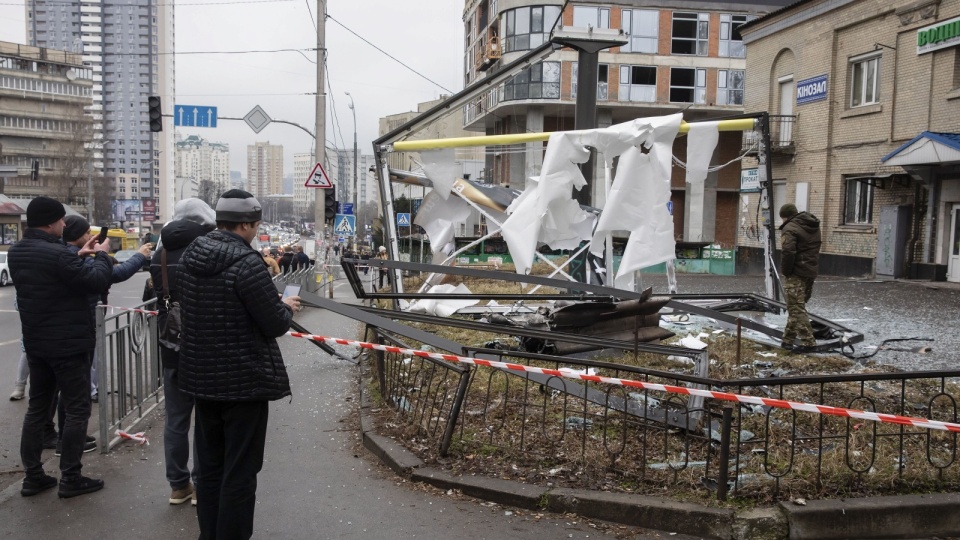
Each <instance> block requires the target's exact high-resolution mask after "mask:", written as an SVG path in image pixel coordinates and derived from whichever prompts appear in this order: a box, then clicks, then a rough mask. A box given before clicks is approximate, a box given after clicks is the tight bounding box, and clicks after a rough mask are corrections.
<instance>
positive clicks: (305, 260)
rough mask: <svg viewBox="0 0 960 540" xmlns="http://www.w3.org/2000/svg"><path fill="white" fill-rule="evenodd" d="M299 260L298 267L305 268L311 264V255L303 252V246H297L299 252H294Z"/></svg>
mask: <svg viewBox="0 0 960 540" xmlns="http://www.w3.org/2000/svg"><path fill="white" fill-rule="evenodd" d="M294 257H295V258H296V260H297V268H298V269H300V270H303V269H305V268H307V267H308V266H310V257H308V256H307V254H306V253H304V252H303V246H297V252H296V253H295V254H294Z"/></svg>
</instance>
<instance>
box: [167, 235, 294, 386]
mask: <svg viewBox="0 0 960 540" xmlns="http://www.w3.org/2000/svg"><path fill="white" fill-rule="evenodd" d="M176 282H177V284H176V287H177V288H178V289H179V290H180V309H181V312H182V316H183V333H182V337H181V342H180V365H179V372H178V374H179V378H180V388H181V389H182V390H183V391H184V392H186V393H187V394H190V395H192V396H194V397H195V398H197V399H206V400H212V401H266V400H275V399H280V398H282V397H285V396H289V395H290V381H289V379H288V378H287V370H286V368H285V367H284V365H283V357H282V356H281V355H280V346H279V345H278V344H277V340H276V338H277V337H279V336H282V335H283V334H284V333H285V332H286V331H287V330H288V329H289V328H290V323H291V321H292V320H293V310H291V309H290V308H289V307H287V305H286V304H284V303H283V302H281V301H280V296H279V295H277V289H276V287H275V286H274V284H273V281H272V280H271V279H270V273H269V271H268V270H267V267H266V266H265V265H264V263H263V256H262V255H260V254H259V253H257V252H256V251H254V250H253V248H251V247H250V246H249V245H248V244H247V243H246V242H245V241H244V240H243V238H241V237H240V236H238V235H236V234H234V233H232V232H229V231H224V230H216V231H213V232H211V233H210V234H208V235H206V236H201V237H200V238H197V239H196V240H194V241H193V242H192V243H191V244H190V245H189V246H188V247H187V249H186V250H185V251H184V252H183V255H182V256H181V257H180V266H179V268H178V270H177V279H176Z"/></svg>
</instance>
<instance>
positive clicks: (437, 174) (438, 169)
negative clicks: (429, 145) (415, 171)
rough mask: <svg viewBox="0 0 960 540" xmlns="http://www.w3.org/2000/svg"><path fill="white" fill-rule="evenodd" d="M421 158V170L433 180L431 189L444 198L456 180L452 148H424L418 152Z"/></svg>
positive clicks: (456, 170)
mask: <svg viewBox="0 0 960 540" xmlns="http://www.w3.org/2000/svg"><path fill="white" fill-rule="evenodd" d="M420 159H422V160H423V172H424V174H425V175H426V176H427V178H428V179H429V180H430V181H431V182H433V190H434V192H436V193H437V194H438V195H440V197H442V198H443V199H444V200H446V199H447V198H449V197H450V190H451V189H453V183H454V182H456V180H457V175H458V174H459V172H460V171H459V169H458V167H457V156H456V152H455V149H453V148H440V149H438V150H424V151H423V152H420Z"/></svg>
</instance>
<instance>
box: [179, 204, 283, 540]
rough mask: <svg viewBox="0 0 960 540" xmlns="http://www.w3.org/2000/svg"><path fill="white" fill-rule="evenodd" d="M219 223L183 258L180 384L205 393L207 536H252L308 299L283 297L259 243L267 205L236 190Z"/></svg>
mask: <svg viewBox="0 0 960 540" xmlns="http://www.w3.org/2000/svg"><path fill="white" fill-rule="evenodd" d="M216 214H217V217H216V219H217V230H215V231H212V232H210V233H207V234H206V235H204V236H200V237H198V238H197V239H196V240H194V241H193V242H191V243H190V245H189V246H187V248H186V250H184V252H183V254H182V255H181V257H180V261H179V265H178V268H177V272H176V280H175V281H176V285H175V287H176V288H177V289H178V290H179V291H180V310H181V320H182V333H181V337H180V357H179V360H178V371H177V373H178V377H179V382H180V389H181V391H183V392H184V393H185V394H188V395H190V396H193V398H194V400H195V407H196V409H195V422H196V427H195V428H194V443H195V447H196V456H195V458H194V459H195V461H196V464H197V469H198V474H197V478H196V493H197V519H198V521H199V523H200V538H210V539H213V538H238V539H241V538H250V537H251V536H252V535H253V514H254V509H255V506H256V492H257V473H259V472H260V469H261V467H262V466H263V454H264V446H265V443H266V435H267V415H268V412H269V402H270V401H274V400H278V399H281V398H283V397H286V396H289V395H291V394H290V382H289V379H288V378H287V370H286V367H285V366H284V364H283V357H282V356H281V354H280V346H279V345H278V344H277V339H276V338H278V337H280V336H282V335H284V334H285V333H286V332H287V330H289V329H290V323H291V322H292V320H293V314H294V312H296V311H299V309H300V298H299V297H297V296H291V297H288V298H285V299H283V300H281V299H280V296H279V295H278V294H277V289H276V287H275V286H274V283H273V281H272V279H271V277H270V273H269V271H268V270H267V267H266V265H265V264H264V262H263V256H262V255H261V254H260V252H258V251H257V250H255V249H253V248H252V247H251V246H250V244H251V242H253V240H254V239H255V238H256V237H257V233H258V229H259V226H260V221H261V215H262V210H261V207H260V203H259V201H257V199H256V198H254V197H253V195H251V194H250V193H247V192H246V191H243V190H239V189H231V190H230V191H227V192H226V193H224V194H223V195H222V196H221V197H220V199H219V201H217V207H216Z"/></svg>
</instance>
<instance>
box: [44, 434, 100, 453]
mask: <svg viewBox="0 0 960 540" xmlns="http://www.w3.org/2000/svg"><path fill="white" fill-rule="evenodd" d="M91 439H93V440H91ZM96 449H97V439H94V438H93V437H91V436H89V435H88V436H87V440H86V442H84V443H83V453H84V454H89V453H90V452H93V451H94V450H96ZM61 450H63V445H62V444H61V443H60V442H59V441H58V442H57V449H56V450H54V452H53V455H55V456H57V457H60V454H61Z"/></svg>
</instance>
